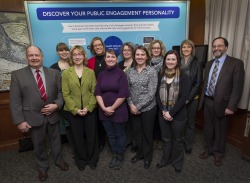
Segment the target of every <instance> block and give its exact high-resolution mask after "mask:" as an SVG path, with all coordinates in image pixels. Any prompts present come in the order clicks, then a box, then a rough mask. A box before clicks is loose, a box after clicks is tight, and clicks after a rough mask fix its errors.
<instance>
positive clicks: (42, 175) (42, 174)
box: [38, 170, 48, 182]
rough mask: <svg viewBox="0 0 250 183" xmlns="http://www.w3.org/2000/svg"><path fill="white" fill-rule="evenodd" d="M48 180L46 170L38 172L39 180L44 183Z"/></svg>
mask: <svg viewBox="0 0 250 183" xmlns="http://www.w3.org/2000/svg"><path fill="white" fill-rule="evenodd" d="M47 178H48V174H47V171H46V170H38V179H39V180H40V181H41V182H43V181H45V180H46V179H47Z"/></svg>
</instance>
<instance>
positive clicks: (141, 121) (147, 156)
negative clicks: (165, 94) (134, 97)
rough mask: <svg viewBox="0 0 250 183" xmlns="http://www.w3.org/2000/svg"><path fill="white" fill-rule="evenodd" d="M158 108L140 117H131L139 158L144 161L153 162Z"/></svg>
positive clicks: (139, 115)
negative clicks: (154, 131)
mask: <svg viewBox="0 0 250 183" xmlns="http://www.w3.org/2000/svg"><path fill="white" fill-rule="evenodd" d="M156 110H157V109H156V107H154V108H153V109H151V110H149V111H146V112H142V113H141V114H138V115H133V114H132V115H131V119H132V123H133V134H134V138H135V143H136V147H137V156H138V157H139V158H144V161H152V155H153V129H154V120H155V115H156Z"/></svg>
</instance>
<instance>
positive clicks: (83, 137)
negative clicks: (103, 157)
mask: <svg viewBox="0 0 250 183" xmlns="http://www.w3.org/2000/svg"><path fill="white" fill-rule="evenodd" d="M66 116H67V117H66V118H67V119H68V121H69V123H70V127H71V130H72V135H73V141H74V145H75V161H76V165H77V166H78V167H85V166H86V165H90V166H96V164H97V161H98V156H99V149H98V140H97V125H96V121H97V119H96V110H93V112H91V113H90V112H88V113H87V114H86V115H85V116H79V115H75V116H74V115H72V114H71V113H70V112H67V114H66Z"/></svg>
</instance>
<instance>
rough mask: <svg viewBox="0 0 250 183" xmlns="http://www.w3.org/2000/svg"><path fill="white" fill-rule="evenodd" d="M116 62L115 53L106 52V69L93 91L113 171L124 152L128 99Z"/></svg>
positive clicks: (118, 166) (100, 75) (125, 83)
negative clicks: (126, 100) (109, 147)
mask: <svg viewBox="0 0 250 183" xmlns="http://www.w3.org/2000/svg"><path fill="white" fill-rule="evenodd" d="M117 61H118V57H117V55H116V53H115V51H114V50H108V51H107V52H106V56H105V62H106V69H105V70H104V71H102V72H101V73H100V74H99V76H98V80H97V85H96V89H95V96H96V100H97V102H98V104H99V118H100V120H101V121H102V122H103V126H104V128H105V131H106V133H107V136H108V139H109V143H110V146H111V150H112V153H113V158H112V160H111V161H110V163H109V167H110V168H114V169H115V170H119V169H120V168H121V167H122V163H123V159H124V152H125V150H126V135H125V122H126V121H127V120H128V109H127V105H126V103H125V99H126V98H127V97H129V91H128V81H127V77H126V74H125V73H124V72H123V71H122V70H121V69H120V68H118V67H117Z"/></svg>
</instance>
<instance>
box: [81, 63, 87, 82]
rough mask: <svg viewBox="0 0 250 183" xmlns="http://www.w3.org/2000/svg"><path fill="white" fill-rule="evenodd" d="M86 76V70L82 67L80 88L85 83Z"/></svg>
mask: <svg viewBox="0 0 250 183" xmlns="http://www.w3.org/2000/svg"><path fill="white" fill-rule="evenodd" d="M87 77H88V75H87V73H86V68H85V67H83V70H82V80H81V86H82V85H83V83H84V82H85V81H86V79H87Z"/></svg>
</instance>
